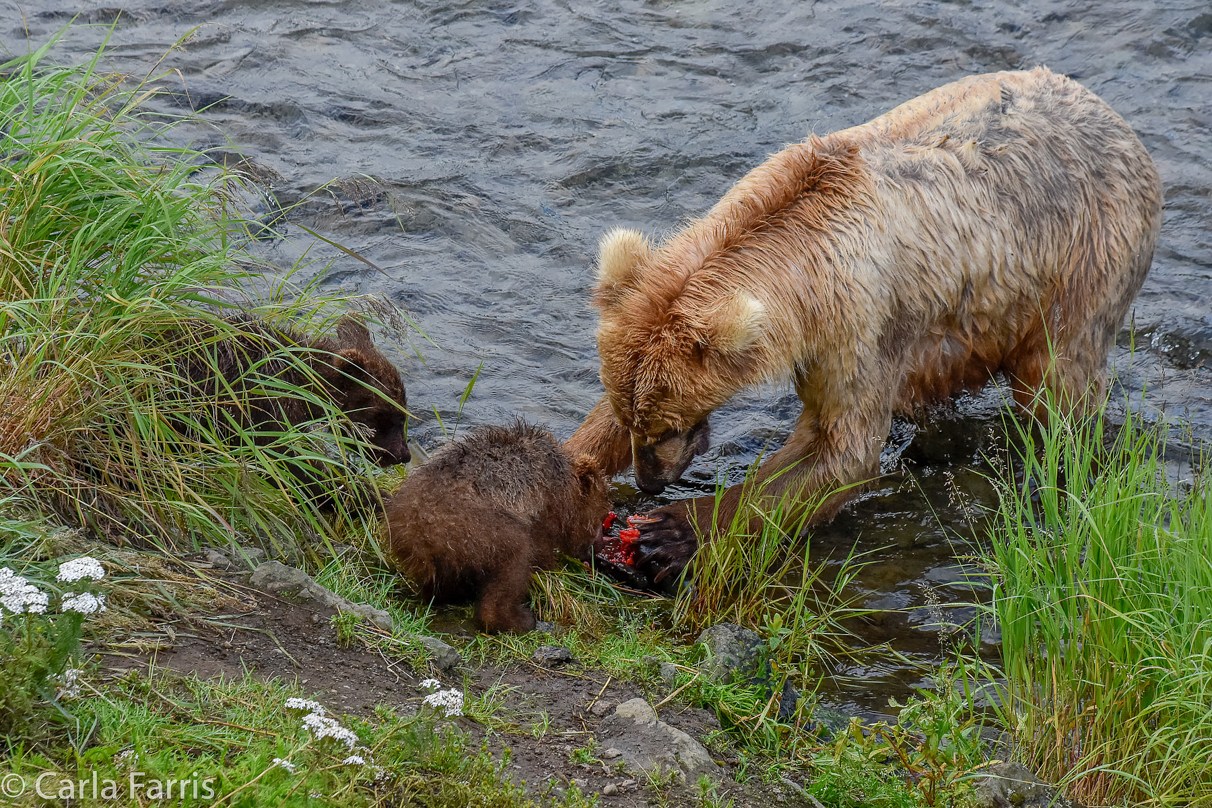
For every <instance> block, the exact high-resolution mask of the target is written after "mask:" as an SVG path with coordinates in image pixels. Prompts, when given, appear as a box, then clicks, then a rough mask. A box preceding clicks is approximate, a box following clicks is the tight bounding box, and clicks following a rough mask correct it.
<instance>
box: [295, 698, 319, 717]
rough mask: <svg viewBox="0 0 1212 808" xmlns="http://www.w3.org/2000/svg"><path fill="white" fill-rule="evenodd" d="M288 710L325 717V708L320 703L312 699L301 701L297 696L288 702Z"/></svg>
mask: <svg viewBox="0 0 1212 808" xmlns="http://www.w3.org/2000/svg"><path fill="white" fill-rule="evenodd" d="M285 706H286V709H288V710H303V711H304V712H306V713H310V714H311V715H324V714H325V711H324V707H323V705H321V704H320V703H319V702H318V701H311V700H310V699H301V698H299V697H297V696H292V697H290V698H289V699H287V700H286V704H285Z"/></svg>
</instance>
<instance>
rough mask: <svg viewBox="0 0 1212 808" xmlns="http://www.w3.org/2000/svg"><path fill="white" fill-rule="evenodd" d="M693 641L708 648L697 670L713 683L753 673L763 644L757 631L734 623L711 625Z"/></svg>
mask: <svg viewBox="0 0 1212 808" xmlns="http://www.w3.org/2000/svg"><path fill="white" fill-rule="evenodd" d="M695 642H697V643H698V644H699V645H702V646H703V647H704V648H706V649H707V659H706V660H704V662H703V664H701V665H700V666H699V670H701V671H702V672H703V673H704V675H706V676H707V678H708V679H711V680H712V681H713V682H728V681H729V680H730V679H731V678H732V677H733V675H734V674H742V675H743V674H752V673H753V672H754V671H753V668H754V663H756V661H757V656H758V652H759V651H760V650H761V647H762V638H761V637H760V636H758V634H757V632H755V631H750V630H749V629H747V628H743V627H741V626H738V625H735V624H733V623H720V624H719V625H717V626H712V627H711V628H709V629H707V630H706V631H704V632H703V633H702V634H700V635H699V638H698V639H697V640H696V641H695Z"/></svg>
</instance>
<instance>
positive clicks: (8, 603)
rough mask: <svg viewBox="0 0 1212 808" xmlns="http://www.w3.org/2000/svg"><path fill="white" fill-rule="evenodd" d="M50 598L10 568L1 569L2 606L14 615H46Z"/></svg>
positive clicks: (0, 600) (0, 594)
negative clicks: (27, 613)
mask: <svg viewBox="0 0 1212 808" xmlns="http://www.w3.org/2000/svg"><path fill="white" fill-rule="evenodd" d="M49 602H50V598H49V597H48V596H47V594H46V593H45V592H43V591H42V590H40V589H39V588H38V587H36V586H34V585H33V584H31V583H30V582H29V581H27V580H26V579H24V578H22V577H21V576H20V575H18V574H17V573H15V572H13V571H12V570H10V569H9V568H8V567H0V606H3V607H4V608H5V609H8V610H9V611H10V612H12V613H13V614H24V613H26V612H29V613H30V614H44V613H45V612H46V605H47V603H49Z"/></svg>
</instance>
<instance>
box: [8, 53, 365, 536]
mask: <svg viewBox="0 0 1212 808" xmlns="http://www.w3.org/2000/svg"><path fill="white" fill-rule="evenodd" d="M51 44H53V43H51ZM49 47H50V44H48V45H46V46H44V47H43V48H42V49H40V50H38V51H37V52H35V53H33V54H31V55H30V56H28V57H25V58H22V59H18V60H16V61H13V62H9V63H7V64H5V65H3V66H0V75H3V76H4V80H3V81H2V82H0V157H2V168H0V210H3V211H4V216H3V218H0V357H2V359H0V478H2V479H3V480H4V484H5V488H6V490H7V498H6V505H7V506H8V509H9V510H12V509H13V507H14V506H17V505H24V506H25V507H26V508H27V509H36V510H39V511H41V512H43V513H48V512H54V513H57V514H58V515H59V516H60V517H61V518H63V519H66V520H68V521H70V522H74V523H77V524H81V525H85V526H87V527H89V528H90V529H92V530H94V531H96V532H97V533H100V534H102V535H111V536H115V537H121V538H122V540H124V541H130V540H131V539H132V538H135V537H139V538H142V539H143V540H145V541H148V542H151V543H154V544H156V545H158V546H160V547H162V548H164V549H169V550H173V549H195V548H196V547H197V545H198V544H199V543H203V542H205V543H211V544H220V545H222V544H227V543H231V542H235V541H236V540H241V541H255V542H258V543H263V544H267V545H273V546H274V547H275V548H277V549H283V548H291V549H293V548H297V547H298V546H299V545H300V544H301V543H302V544H309V543H311V542H307V541H302V542H301V539H306V538H307V537H309V536H313V537H314V536H321V537H328V536H330V535H331V534H332V533H333V532H334V525H336V524H339V523H345V524H346V527H345V528H344V529H345V530H347V531H349V530H351V528H350V527H349V524H350V523H353V522H355V521H356V518H355V516H354V514H353V513H352V511H351V509H349V508H348V507H347V505H348V504H349V497H345V496H338V497H335V500H336V502H335V503H333V504H335V506H336V507H335V510H336V515H335V516H334V515H333V514H332V513H329V512H327V511H325V510H324V509H323V508H321V507H320V505H321V503H320V502H318V501H317V498H316V497H315V496H314V495H311V493H310V492H311V490H312V489H309V488H308V487H307V485H306V484H305V483H304V481H303V479H302V477H303V476H306V477H308V478H309V479H312V480H315V481H317V482H318V483H319V484H320V485H321V486H322V488H323V489H325V490H330V491H358V490H360V489H359V486H358V485H357V484H356V480H357V477H358V476H359V475H358V471H359V470H360V468H362V467H365V466H366V465H367V463H366V462H365V457H364V456H363V450H364V446H365V444H364V441H363V439H362V438H361V436H360V435H358V434H357V433H356V432H355V431H353V430H352V429H351V427H350V424H349V422H348V420H347V419H346V418H345V416H344V414H343V413H340V412H338V411H336V410H335V409H334V407H333V405H332V404H331V402H330V401H329V400H328V399H327V397H325V396H323V395H318V394H317V393H316V392H315V390H317V389H319V387H318V385H312V386H310V387H307V386H304V387H299V386H289V385H288V386H285V387H284V386H283V385H282V383H281V381H280V379H278V378H277V377H276V375H271V374H270V373H269V372H268V371H266V373H265V375H264V376H263V378H254V379H251V380H250V381H251V383H250V384H249V385H248V388H249V389H248V392H247V393H243V394H239V393H234V392H232V391H223V392H224V393H232V394H231V395H229V396H225V397H222V400H221V401H220V402H216V401H214V400H208V399H206V398H205V396H204V395H203V394H202V393H200V392H196V388H190V387H189V386H188V385H187V383H186V382H187V375H188V374H187V370H186V364H187V360H188V361H193V362H195V363H199V362H200V363H202V364H203V365H204V366H206V365H209V366H212V367H213V366H215V363H216V362H217V361H218V360H217V358H216V354H217V352H218V351H217V346H218V345H220V344H222V343H224V342H225V341H230V340H232V339H233V338H236V337H238V336H239V335H240V334H241V333H243V330H242V329H243V328H244V326H242V325H241V324H240V323H239V322H237V321H233V320H228V319H224V318H223V317H222V316H221V314H222V312H224V311H230V310H231V309H232V308H233V306H234V305H235V303H239V304H242V305H240V306H239V307H238V308H240V309H241V310H249V309H251V310H253V311H254V312H255V314H256V315H257V316H259V317H262V318H263V319H264V320H266V321H270V322H278V323H288V322H294V323H298V324H299V325H300V326H301V328H302V330H310V329H312V328H313V327H314V328H320V327H323V326H324V325H326V324H328V323H330V322H331V321H332V320H333V319H334V318H335V317H336V316H337V315H338V314H339V313H340V309H339V306H340V304H342V303H346V302H348V301H342V300H340V299H338V298H334V297H321V296H319V295H316V294H312V293H308V292H306V290H305V293H303V294H299V295H290V294H289V290H288V289H286V288H268V289H264V288H263V289H260V290H258V289H257V285H258V284H260V285H261V286H264V281H263V279H262V276H261V274H260V273H258V272H256V269H257V267H256V265H255V263H254V262H253V261H252V259H251V258H250V256H249V255H248V254H247V253H246V252H244V251H243V250H242V249H241V246H240V245H241V244H242V243H245V242H246V241H247V232H245V231H244V230H243V229H242V222H241V220H240V218H239V216H238V213H239V211H238V210H237V206H236V204H235V202H234V200H235V195H234V193H233V191H234V190H235V188H236V186H237V185H238V183H239V178H238V177H237V176H236V175H235V174H233V173H231V172H227V171H219V170H210V169H208V170H205V171H204V170H201V169H200V167H199V166H205V165H206V164H207V163H208V162H209V161H207V160H206V158H205V156H204V155H202V154H200V153H197V152H194V151H191V150H189V149H186V148H176V147H169V146H165V145H160V144H162V143H163V140H162V136H163V135H164V134H165V131H166V130H167V129H168V128H170V127H171V126H172V123H173V122H172V121H168V122H164V121H163V119H162V118H153V117H152V116H150V115H148V114H146V113H144V112H142V110H141V108H140V104H141V103H142V102H143V101H145V99H146V98H147V96H148V95H149V94H150V93H152V92H153V91H152V90H150V89H148V88H147V87H146V86H145V85H143V84H137V85H136V86H133V87H132V86H128V84H127V83H126V82H124V81H123V79H122V77H114V76H105V75H102V74H101V73H100V72H99V71H98V68H97V65H98V60H99V58H100V54H98V56H97V58H96V59H94V60H93V61H92V62H91V63H90V64H86V65H84V66H83V67H81V68H58V67H50V66H47V65H46V64H44V60H45V56H46V52H47V50H48V48H49ZM263 302H264V304H263V305H261V304H262V303H263ZM272 358H273V360H274V362H273V363H267V366H269V365H272V364H275V363H276V364H278V365H279V366H281V365H283V364H285V365H286V366H293V367H294V368H296V369H297V370H298V371H299V372H300V373H301V374H302V378H305V379H313V380H314V378H315V377H314V374H313V373H312V371H311V370H310V369H309V367H308V364H307V362H306V361H305V360H306V352H305V351H304V350H302V349H299V348H293V349H287V348H283V349H282V350H281V351H279V352H278V354H277V355H275V356H273V357H272ZM252 375H253V376H254V377H255V376H256V371H255V369H254V373H253V374H252ZM190 390H195V392H188V391H190ZM258 392H260V393H262V394H269V395H273V394H278V393H280V394H284V395H290V396H294V397H298V398H301V399H304V400H310V401H311V403H312V404H314V405H315V408H316V412H318V413H319V416H318V417H317V419H316V420H317V423H313V424H304V425H299V426H295V427H292V428H288V429H280V428H275V429H274V430H272V431H270V430H265V429H263V430H262V431H260V432H258V431H255V430H253V429H251V428H248V427H241V426H240V424H239V423H238V419H235V418H232V417H231V416H228V415H224V413H227V412H232V411H236V410H242V409H243V410H246V409H247V406H248V400H247V398H246V396H250V395H256V394H257V393H258ZM216 412H217V413H219V416H218V417H216ZM315 426H320V427H322V428H321V429H319V430H315V429H313V428H312V427H315ZM304 467H305V468H307V470H308V474H307V475H300V474H299V473H298V470H299V469H300V468H304ZM356 498H357V497H356V496H355V497H354V499H356ZM322 499H323V500H324V501H325V503H327V501H328V500H329V499H333V498H331V497H323V498H322ZM368 529H369V525H364V526H363V527H362V529H361V531H360V532H361V533H364V534H365V533H367V532H368ZM353 532H355V533H356V532H359V531H357V530H354V531H353Z"/></svg>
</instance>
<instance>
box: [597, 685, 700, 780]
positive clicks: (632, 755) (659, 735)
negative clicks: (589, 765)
mask: <svg viewBox="0 0 1212 808" xmlns="http://www.w3.org/2000/svg"><path fill="white" fill-rule="evenodd" d="M598 742H599V743H600V744H601V745H602V746H604V747H606V748H607V749H614V750H617V751H618V752H619V756H620V757H622V758H623V760H624V761H625V762H626V764H627V766H628V768H630V769H632V770H634V771H638V770H643V771H649V772H651V771H657V770H662V771H674V770H676V771H680V772H681V773H682V775H683V776H684V777H685V780H686V782H694V781H695V780H697V779H698V778H699V777H700V776H701V775H704V774H705V775H708V776H711V777H716V778H719V777H721V776H722V775H723V772H722V771H721V770H720V767H719V766H718V765H716V762H715V761H714V760H712V759H711V755H710V754H709V753H708V752H707V749H706V748H705V747H704V746H703V745H702V744H701V743H699V742H698V741H696V740H695V739H694V738H691V737H690V736H689V735H687V734H686V733H685V732H682V731H681V730H680V729H675V728H674V727H671V726H669V725H668V724H666V723H665V722H664V721H661V720H660V719H658V718H657V714H656V711H654V710H653V709H652V707H651V706H650V705H649V704H648V702H646V701H644V700H643V699H632V700H631V701H625V702H623V703H622V704H620V705H619V706H618V707H617V708H615V711H614V714H613V715H609V716H607V717H606V718H604V719H602V723H601V725H599V727H598Z"/></svg>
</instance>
